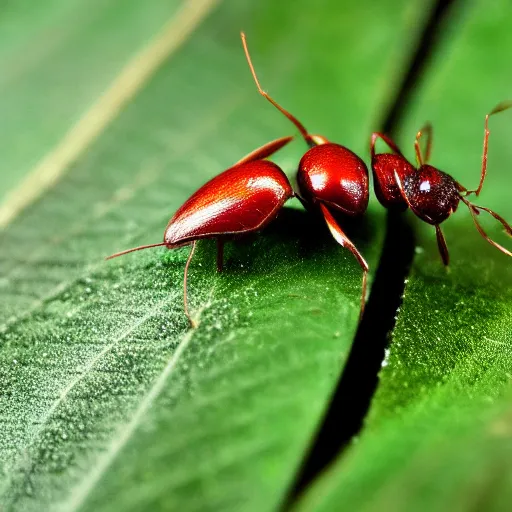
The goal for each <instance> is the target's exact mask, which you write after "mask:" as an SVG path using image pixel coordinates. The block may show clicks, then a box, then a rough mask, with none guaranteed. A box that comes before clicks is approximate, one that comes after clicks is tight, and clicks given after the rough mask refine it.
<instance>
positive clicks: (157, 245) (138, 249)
mask: <svg viewBox="0 0 512 512" xmlns="http://www.w3.org/2000/svg"><path fill="white" fill-rule="evenodd" d="M163 245H166V244H165V242H161V243H159V244H150V245H141V246H139V247H133V248H132V249H126V251H121V252H116V253H115V254H111V255H110V256H107V257H106V258H105V259H106V260H111V259H112V258H117V257H118V256H123V255H125V254H128V253H130V252H135V251H142V250H143V249H151V247H161V246H163Z"/></svg>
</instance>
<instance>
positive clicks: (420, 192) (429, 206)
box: [404, 165, 460, 225]
mask: <svg viewBox="0 0 512 512" xmlns="http://www.w3.org/2000/svg"><path fill="white" fill-rule="evenodd" d="M404 192H405V195H406V197H407V200H408V202H409V205H410V207H411V209H412V210H413V211H414V213H415V214H416V215H417V216H418V217H420V218H421V219H422V220H424V221H425V222H428V223H429V224H434V225H435V224H440V223H441V222H443V221H444V220H446V219H447V218H448V217H449V216H450V215H451V214H452V213H453V212H454V211H455V210H456V209H457V206H458V205H459V201H460V194H459V190H458V187H457V182H456V181H455V180H454V179H453V178H452V177H451V176H450V175H449V174H446V173H444V172H443V171H440V170H439V169H436V168H435V167H433V166H431V165H422V166H421V167H420V168H419V169H418V170H417V171H415V172H413V173H411V174H409V175H408V176H406V177H405V178H404Z"/></svg>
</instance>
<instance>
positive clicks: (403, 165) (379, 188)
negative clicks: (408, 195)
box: [372, 153, 416, 211]
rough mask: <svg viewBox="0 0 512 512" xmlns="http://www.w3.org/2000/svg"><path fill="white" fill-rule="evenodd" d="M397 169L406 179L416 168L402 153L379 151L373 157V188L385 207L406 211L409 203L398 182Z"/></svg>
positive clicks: (399, 174)
mask: <svg viewBox="0 0 512 512" xmlns="http://www.w3.org/2000/svg"><path fill="white" fill-rule="evenodd" d="M395 171H396V172H397V174H398V176H399V177H400V178H401V179H402V180H404V179H405V178H406V176H409V175H410V174H412V173H414V172H416V169H415V168H414V166H413V165H412V164H411V163H409V162H408V161H407V160H406V159H405V158H404V157H403V156H402V155H396V154H393V153H379V154H377V155H375V156H374V157H373V159H372V173H373V188H374V190H375V195H376V196H377V199H378V200H379V202H380V204H382V206H384V207H385V208H391V209H394V210H398V211H404V210H407V203H406V202H405V200H404V198H403V197H402V194H401V193H400V189H399V187H398V185H397V183H396V179H395Z"/></svg>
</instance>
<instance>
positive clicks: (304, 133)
mask: <svg viewBox="0 0 512 512" xmlns="http://www.w3.org/2000/svg"><path fill="white" fill-rule="evenodd" d="M240 37H241V38H242V45H243V47H244V52H245V57H246V59H247V63H248V64H249V69H250V70H251V74H252V77H253V78H254V81H255V82H256V87H257V88H258V92H259V93H260V94H261V95H262V96H263V97H264V98H266V99H267V100H268V101H269V102H270V103H272V105H274V107H276V108H277V110H279V112H281V113H282V114H284V115H285V116H286V117H287V118H288V119H289V120H290V121H291V122H292V123H293V124H294V125H295V126H296V127H297V128H298V130H299V131H300V133H301V135H302V137H304V140H305V141H306V142H307V143H308V144H310V143H311V142H312V141H313V142H314V139H313V138H312V136H311V135H309V133H308V131H307V130H306V128H305V127H304V125H303V124H302V123H301V122H300V121H299V120H298V119H297V118H296V117H295V116H293V115H292V114H290V112H288V110H285V109H284V108H283V107H281V105H279V103H277V101H275V100H274V99H273V98H271V97H270V96H269V95H268V94H267V93H266V92H265V91H264V90H263V89H262V88H261V85H260V81H259V80H258V76H257V75H256V71H255V70H254V66H253V64H252V60H251V56H250V54H249V48H248V47H247V41H246V37H245V33H244V32H240Z"/></svg>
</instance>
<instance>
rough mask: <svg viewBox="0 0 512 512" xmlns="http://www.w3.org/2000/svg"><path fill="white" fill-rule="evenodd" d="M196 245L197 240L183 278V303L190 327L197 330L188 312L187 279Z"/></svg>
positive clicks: (193, 245) (189, 256) (194, 242)
mask: <svg viewBox="0 0 512 512" xmlns="http://www.w3.org/2000/svg"><path fill="white" fill-rule="evenodd" d="M196 243H197V240H194V241H193V242H192V249H190V253H189V255H188V259H187V263H186V264H185V276H184V278H183V303H184V305H185V315H186V316H187V318H188V321H189V322H190V327H192V329H195V328H196V327H197V324H196V322H195V321H194V320H193V319H192V317H191V316H190V313H189V311H188V302H187V277H188V267H189V265H190V260H192V256H193V255H194V251H195V250H196Z"/></svg>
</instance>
